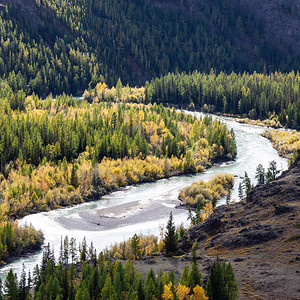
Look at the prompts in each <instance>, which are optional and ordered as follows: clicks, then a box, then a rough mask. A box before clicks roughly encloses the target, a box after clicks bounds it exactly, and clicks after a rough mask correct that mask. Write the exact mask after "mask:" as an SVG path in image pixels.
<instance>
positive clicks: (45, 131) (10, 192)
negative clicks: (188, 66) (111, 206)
mask: <svg viewBox="0 0 300 300" xmlns="http://www.w3.org/2000/svg"><path fill="white" fill-rule="evenodd" d="M8 90H9V89H8ZM19 93H20V92H18V93H17V94H16V95H15V94H14V93H13V95H15V96H12V97H10V98H9V99H10V101H9V100H7V98H5V99H4V100H3V101H1V107H0V111H1V115H0V123H1V128H0V170H1V182H0V195H1V197H2V199H3V201H2V203H1V205H0V208H1V219H2V220H6V219H7V218H9V219H15V218H18V217H22V216H24V215H26V214H29V213H34V212H38V211H47V210H49V209H54V208H58V207H62V206H66V205H71V204H76V203H81V202H84V201H88V200H93V199H98V198H99V197H100V196H102V195H104V194H106V193H108V192H111V191H113V190H116V189H118V188H119V187H123V186H126V185H130V184H135V183H139V182H145V181H153V180H156V179H159V178H164V177H169V176H172V175H179V174H184V173H195V172H201V171H204V170H205V168H206V167H208V166H211V164H212V163H213V162H214V161H216V160H220V159H223V160H228V159H232V158H234V157H235V155H236V145H235V139H234V134H233V132H231V133H230V132H229V131H228V129H227V127H226V125H224V124H222V123H221V122H220V121H218V120H215V121H213V120H212V118H211V117H210V116H207V117H205V118H203V120H198V119H196V118H195V117H193V116H191V115H188V114H185V113H183V112H181V111H176V110H175V109H171V108H165V107H163V106H162V105H156V104H153V105H152V104H148V105H144V104H134V103H113V102H93V103H91V104H90V103H88V102H87V101H83V100H75V99H74V98H72V97H69V96H65V95H62V96H59V97H57V98H56V99H55V100H54V99H52V97H51V96H49V97H48V98H47V99H46V100H45V101H43V100H41V99H40V98H39V97H38V96H36V95H32V96H28V97H26V99H25V100H24V99H23V97H21V99H23V100H24V101H23V102H22V105H23V106H24V109H23V110H20V103H19V104H18V109H17V110H16V109H13V107H14V103H15V102H16V101H19V100H18V99H19V98H18V97H19V96H18V95H19ZM14 97H15V98H14Z"/></svg>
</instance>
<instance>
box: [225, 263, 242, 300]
mask: <svg viewBox="0 0 300 300" xmlns="http://www.w3.org/2000/svg"><path fill="white" fill-rule="evenodd" d="M224 280H225V289H226V296H227V299H228V300H235V299H238V297H239V295H238V287H237V283H236V281H235V275H234V271H233V268H232V266H231V264H230V263H228V265H227V266H226V269H225V275H224Z"/></svg>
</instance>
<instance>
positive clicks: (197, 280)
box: [188, 262, 203, 289]
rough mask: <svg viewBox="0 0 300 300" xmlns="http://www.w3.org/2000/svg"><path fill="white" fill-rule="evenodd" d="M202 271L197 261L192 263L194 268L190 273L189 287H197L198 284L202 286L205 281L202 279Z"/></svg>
mask: <svg viewBox="0 0 300 300" xmlns="http://www.w3.org/2000/svg"><path fill="white" fill-rule="evenodd" d="M201 277H202V275H201V273H200V272H199V270H198V266H197V264H196V263H194V262H193V263H192V268H191V271H190V273H189V284H188V287H190V288H191V289H193V288H194V287H196V286H197V285H199V286H202V284H203V282H202V280H201Z"/></svg>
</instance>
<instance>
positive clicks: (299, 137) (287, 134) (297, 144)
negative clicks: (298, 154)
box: [262, 129, 300, 158]
mask: <svg viewBox="0 0 300 300" xmlns="http://www.w3.org/2000/svg"><path fill="white" fill-rule="evenodd" d="M262 136H263V137H265V138H267V139H269V140H270V141H271V142H272V145H273V147H274V148H275V149H276V150H277V151H278V152H279V154H280V155H281V156H284V157H286V158H291V157H292V155H293V152H294V151H297V150H298V149H300V132H298V131H296V130H292V131H286V130H279V129H277V130H276V129H270V130H265V131H264V132H263V133H262Z"/></svg>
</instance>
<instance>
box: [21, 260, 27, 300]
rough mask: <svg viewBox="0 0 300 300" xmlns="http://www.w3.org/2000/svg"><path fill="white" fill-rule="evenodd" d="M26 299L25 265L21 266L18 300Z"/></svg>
mask: <svg viewBox="0 0 300 300" xmlns="http://www.w3.org/2000/svg"><path fill="white" fill-rule="evenodd" d="M26 297H27V286H26V271H25V264H24V263H23V265H22V272H21V277H20V281H19V298H20V300H26Z"/></svg>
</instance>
